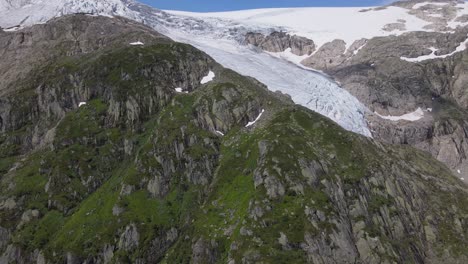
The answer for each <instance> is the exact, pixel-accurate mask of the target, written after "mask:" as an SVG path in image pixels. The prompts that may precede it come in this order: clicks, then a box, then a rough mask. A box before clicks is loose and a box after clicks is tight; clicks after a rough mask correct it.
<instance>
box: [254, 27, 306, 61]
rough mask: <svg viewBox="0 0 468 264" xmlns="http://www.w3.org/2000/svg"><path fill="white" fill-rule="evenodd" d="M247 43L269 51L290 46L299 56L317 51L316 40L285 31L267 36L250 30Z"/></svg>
mask: <svg viewBox="0 0 468 264" xmlns="http://www.w3.org/2000/svg"><path fill="white" fill-rule="evenodd" d="M245 43H246V44H250V45H253V46H255V47H259V48H261V49H263V50H266V51H269V52H283V51H285V50H286V49H288V48H289V49H291V52H292V53H293V54H295V55H298V56H303V55H310V54H312V53H313V52H314V51H315V43H314V41H312V40H310V39H307V38H304V37H300V36H296V35H294V36H291V35H289V34H287V33H284V32H273V33H271V34H269V35H267V36H265V35H264V34H262V33H253V32H249V33H247V34H246V35H245Z"/></svg>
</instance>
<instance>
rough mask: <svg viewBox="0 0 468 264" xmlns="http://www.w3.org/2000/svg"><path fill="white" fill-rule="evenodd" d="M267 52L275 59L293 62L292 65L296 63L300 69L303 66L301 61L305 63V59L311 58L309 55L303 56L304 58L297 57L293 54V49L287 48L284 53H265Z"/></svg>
mask: <svg viewBox="0 0 468 264" xmlns="http://www.w3.org/2000/svg"><path fill="white" fill-rule="evenodd" d="M265 52H266V53H268V54H270V55H271V56H273V57H276V58H279V59H283V60H286V61H289V62H292V63H294V64H296V65H298V66H300V67H301V66H303V65H302V64H301V61H303V60H305V59H307V58H308V57H309V55H302V56H299V55H296V54H294V53H292V51H291V48H287V49H286V50H285V51H283V52H269V51H265Z"/></svg>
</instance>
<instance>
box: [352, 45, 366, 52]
mask: <svg viewBox="0 0 468 264" xmlns="http://www.w3.org/2000/svg"><path fill="white" fill-rule="evenodd" d="M366 44H367V43H364V44H362V46H360V47H359V48H357V49H356V50H354V51H353V54H354V55H357V54H358V53H359V51H361V50H362V48H364V47H365V46H366Z"/></svg>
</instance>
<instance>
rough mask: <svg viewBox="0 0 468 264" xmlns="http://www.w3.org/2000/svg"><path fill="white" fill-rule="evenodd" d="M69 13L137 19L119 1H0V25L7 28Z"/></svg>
mask: <svg viewBox="0 0 468 264" xmlns="http://www.w3.org/2000/svg"><path fill="white" fill-rule="evenodd" d="M71 13H92V14H95V15H106V16H110V15H117V16H125V17H128V18H131V19H137V18H138V16H137V14H136V12H134V11H132V10H130V9H129V8H128V7H127V5H126V4H124V3H123V2H122V1H121V0H99V1H97V0H88V1H83V0H47V1H45V0H27V1H17V0H14V1H6V0H0V25H1V26H2V27H7V28H8V27H12V26H16V25H20V24H21V25H22V26H30V25H33V24H38V23H43V22H46V21H48V20H49V19H51V18H53V17H57V16H61V15H64V14H71Z"/></svg>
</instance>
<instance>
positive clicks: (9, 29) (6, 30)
mask: <svg viewBox="0 0 468 264" xmlns="http://www.w3.org/2000/svg"><path fill="white" fill-rule="evenodd" d="M20 29H22V27H19V26H17V27H11V28H6V29H3V31H5V32H15V31H18V30H20Z"/></svg>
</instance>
